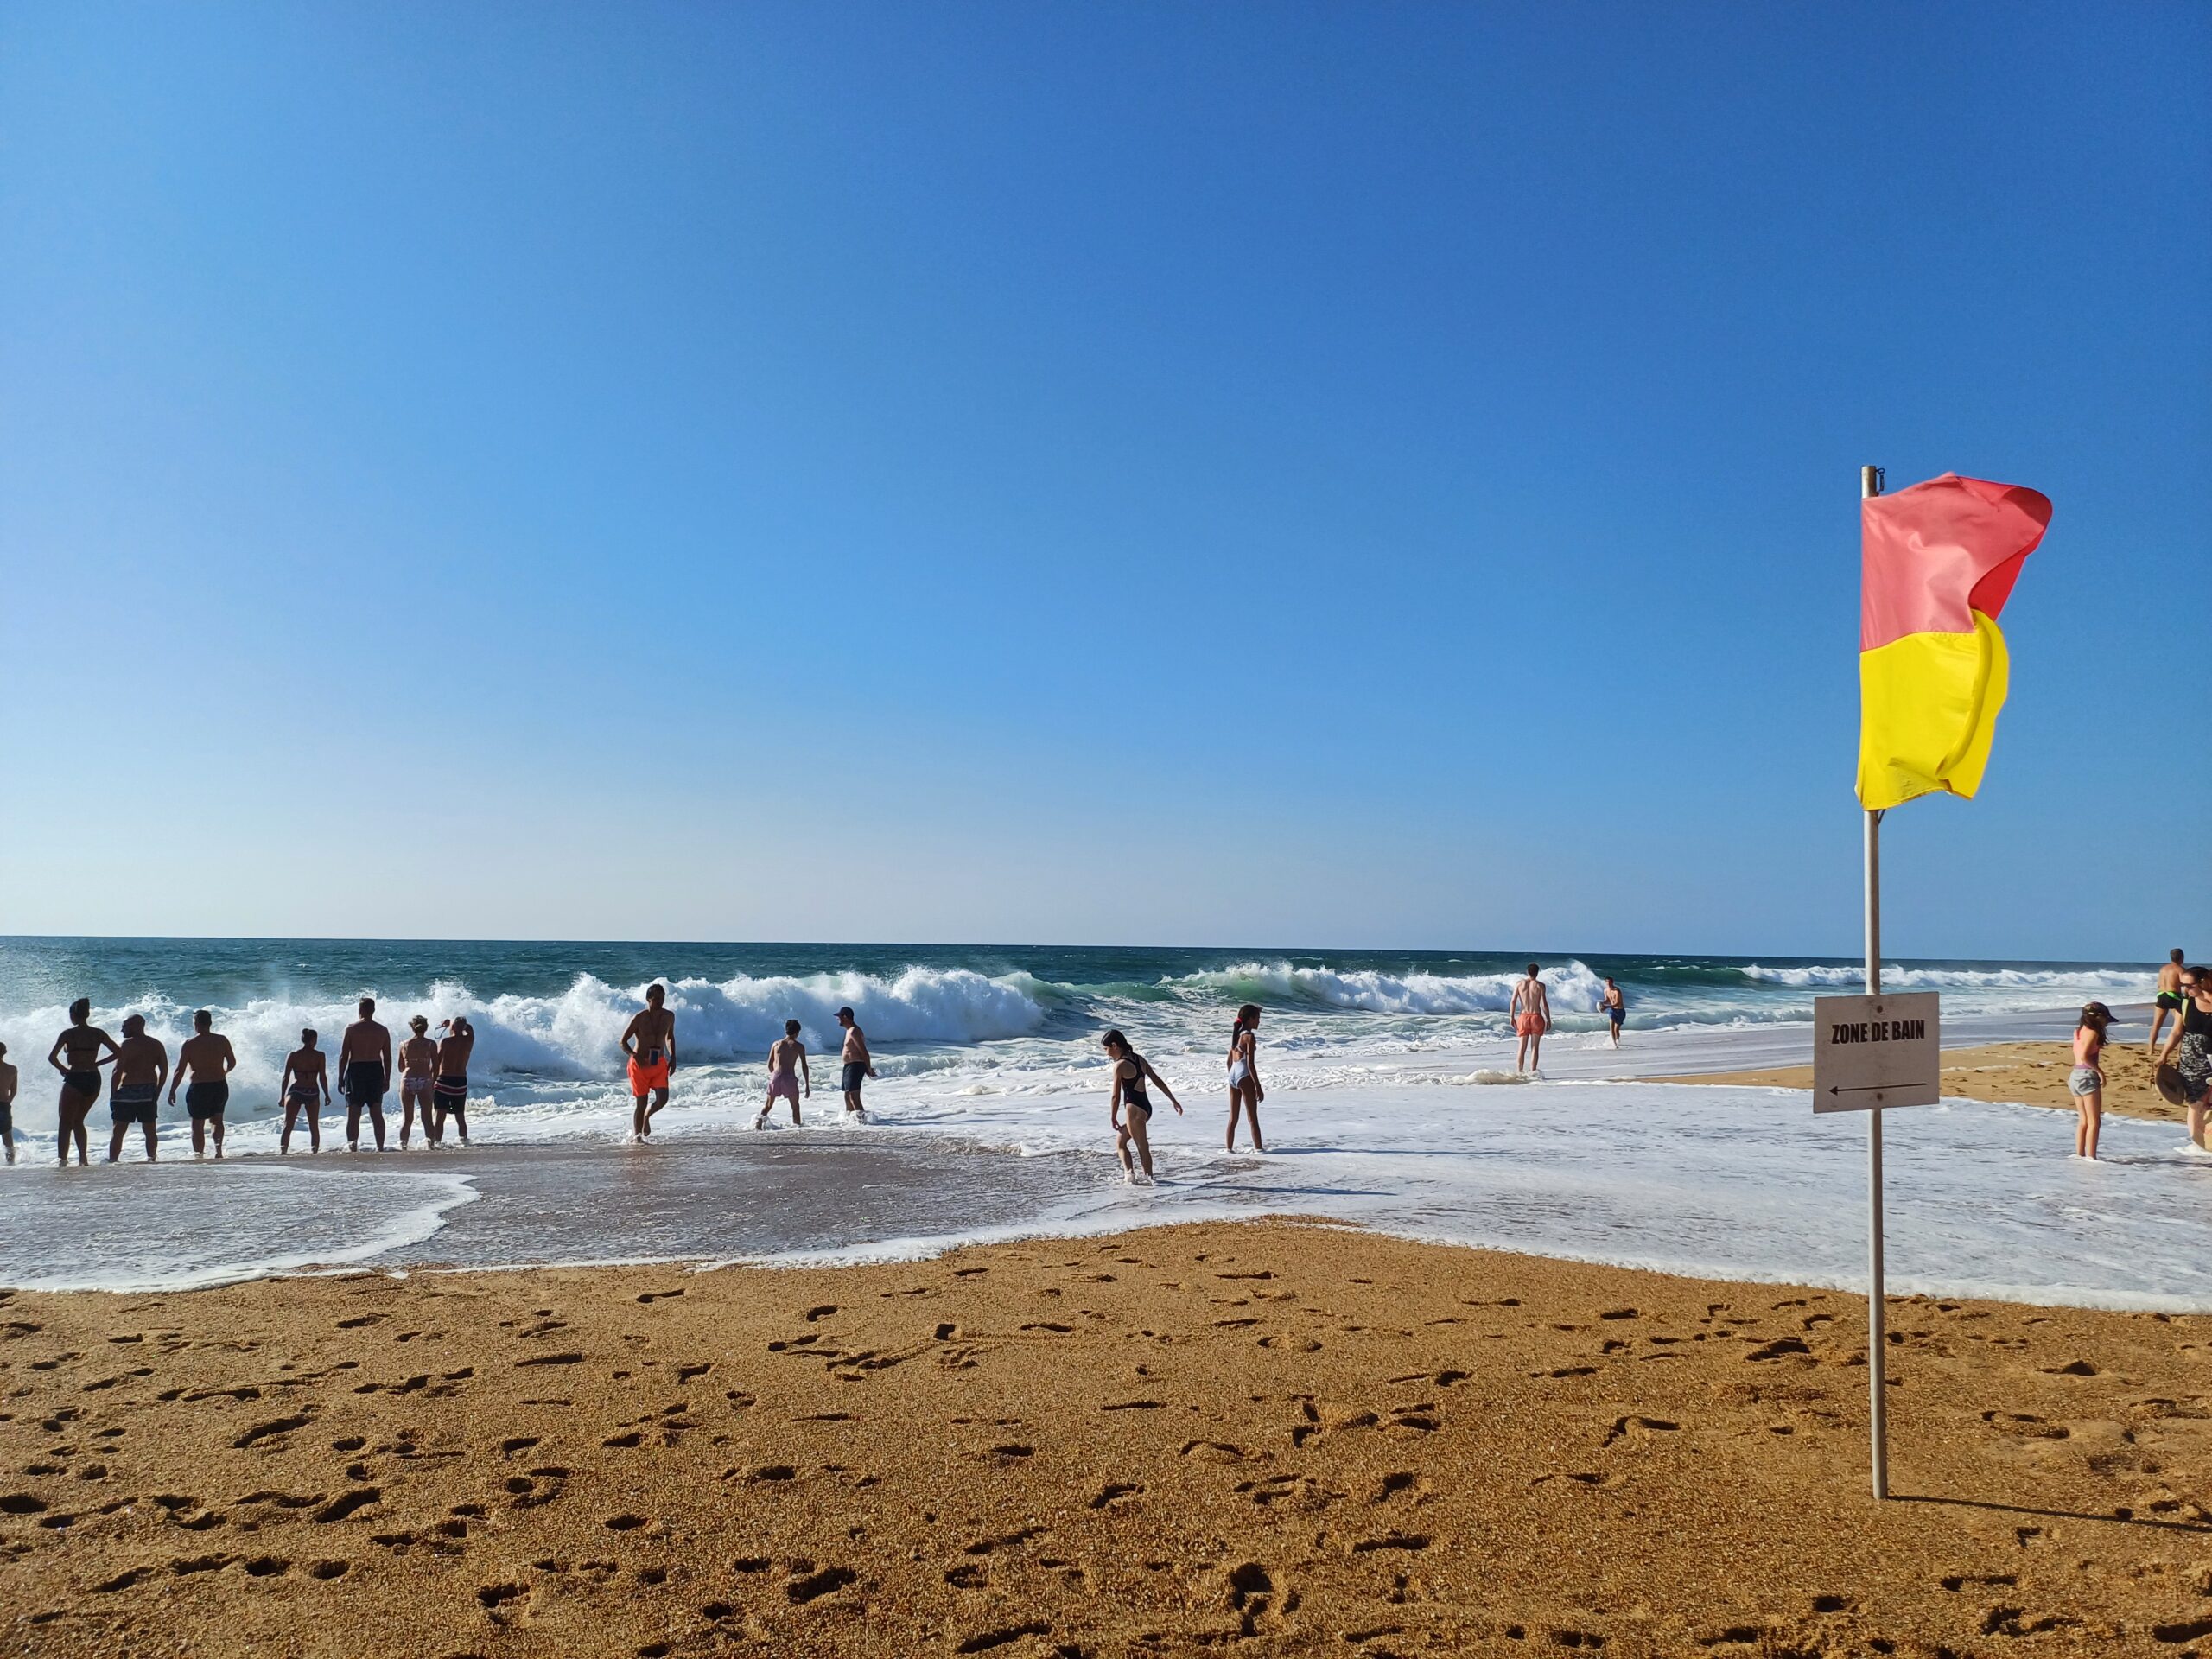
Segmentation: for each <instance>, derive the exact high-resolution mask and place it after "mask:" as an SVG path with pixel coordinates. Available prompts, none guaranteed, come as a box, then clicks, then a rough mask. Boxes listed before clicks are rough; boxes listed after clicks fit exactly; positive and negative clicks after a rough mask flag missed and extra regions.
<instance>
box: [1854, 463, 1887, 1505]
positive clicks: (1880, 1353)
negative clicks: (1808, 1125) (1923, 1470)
mask: <svg viewBox="0 0 2212 1659" xmlns="http://www.w3.org/2000/svg"><path fill="white" fill-rule="evenodd" d="M1880 493H1882V469H1881V468H1880V467H1860V468H1859V499H1860V500H1862V501H1864V500H1866V499H1871V498H1872V497H1874V496H1877V495H1879V494H1880ZM1881 994H1882V815H1881V814H1880V813H1879V812H1868V813H1867V814H1866V995H1869V996H1879V995H1881ZM1887 1324H1888V1321H1887V1319H1886V1318H1885V1313H1884V1309H1883V1306H1882V1109H1881V1108H1880V1107H1879V1106H1877V1107H1875V1108H1874V1109H1873V1110H1872V1111H1870V1112H1869V1113H1867V1114H1866V1387H1867V1407H1866V1435H1867V1440H1868V1442H1869V1444H1870V1446H1871V1447H1872V1454H1873V1464H1874V1471H1873V1472H1874V1497H1875V1498H1876V1500H1877V1501H1879V1500H1880V1499H1883V1498H1885V1497H1888V1496H1889V1495H1890V1420H1889V1408H1888V1404H1887V1402H1885V1400H1884V1399H1883V1397H1882V1389H1883V1376H1884V1372H1885V1370H1886V1365H1885V1361H1886V1358H1887V1354H1886V1349H1887V1347H1888V1341H1889V1336H1888V1330H1887Z"/></svg>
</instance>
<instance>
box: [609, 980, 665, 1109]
mask: <svg viewBox="0 0 2212 1659" xmlns="http://www.w3.org/2000/svg"><path fill="white" fill-rule="evenodd" d="M667 1001H668V992H667V990H666V989H665V988H663V987H661V986H659V985H648V986H647V987H645V1009H644V1012H642V1013H640V1014H636V1015H634V1016H632V1019H631V1020H630V1024H629V1028H628V1029H627V1030H626V1031H624V1032H623V1033H622V1052H624V1053H625V1054H626V1055H628V1056H629V1057H630V1096H631V1098H632V1100H634V1101H635V1102H636V1103H637V1104H636V1107H635V1109H634V1110H633V1111H632V1114H631V1118H630V1136H631V1139H632V1140H633V1141H643V1140H645V1139H646V1138H647V1137H648V1136H650V1135H652V1118H653V1114H654V1113H655V1112H657V1111H658V1110H660V1109H661V1108H662V1107H664V1106H665V1105H667V1104H668V1073H669V1068H670V1067H671V1066H673V1065H675V1064H676V1016H675V1015H674V1014H671V1013H670V1012H669V1011H668V1009H667V1007H665V1006H664V1005H665V1004H666V1002H667ZM648 1096H650V1097H651V1103H650V1104H648V1103H647V1097H648Z"/></svg>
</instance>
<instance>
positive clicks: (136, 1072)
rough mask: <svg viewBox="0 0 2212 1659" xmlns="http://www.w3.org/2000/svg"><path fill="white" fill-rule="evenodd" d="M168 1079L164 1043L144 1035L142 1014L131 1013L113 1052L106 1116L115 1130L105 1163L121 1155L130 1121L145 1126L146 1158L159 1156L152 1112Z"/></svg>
mask: <svg viewBox="0 0 2212 1659" xmlns="http://www.w3.org/2000/svg"><path fill="white" fill-rule="evenodd" d="M168 1080H169V1051H168V1046H166V1045H165V1044H163V1043H162V1039H160V1038H158V1037H149V1036H148V1035H147V1034H146V1017H145V1015H143V1014H132V1015H131V1016H130V1018H129V1019H127V1020H124V1022H123V1043H122V1046H120V1047H118V1049H117V1050H116V1051H115V1086H114V1087H113V1088H112V1089H111V1090H109V1092H108V1097H107V1109H108V1116H111V1117H112V1118H113V1119H114V1120H115V1133H114V1134H113V1135H110V1136H109V1137H108V1143H107V1160H108V1162H110V1163H113V1162H115V1161H116V1160H118V1159H119V1158H121V1157H122V1156H123V1137H124V1135H128V1134H129V1133H130V1126H131V1125H132V1124H133V1123H143V1124H144V1125H145V1126H146V1161H147V1162H148V1163H149V1164H150V1163H152V1162H154V1161H155V1160H156V1159H157V1158H158V1157H160V1155H161V1149H160V1147H159V1146H158V1145H157V1144H156V1137H155V1134H154V1115H155V1114H156V1112H158V1111H160V1110H161V1109H162V1084H165V1083H167V1082H168Z"/></svg>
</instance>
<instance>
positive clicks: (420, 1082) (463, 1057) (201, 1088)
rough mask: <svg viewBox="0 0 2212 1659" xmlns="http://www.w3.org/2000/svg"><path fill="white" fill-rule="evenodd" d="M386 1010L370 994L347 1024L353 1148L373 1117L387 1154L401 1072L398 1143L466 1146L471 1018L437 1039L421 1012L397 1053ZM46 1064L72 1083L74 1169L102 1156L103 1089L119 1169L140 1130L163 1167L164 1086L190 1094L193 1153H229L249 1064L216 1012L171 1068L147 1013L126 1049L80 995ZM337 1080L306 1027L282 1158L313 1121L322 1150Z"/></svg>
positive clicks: (342, 1071) (172, 1094) (289, 1095)
mask: <svg viewBox="0 0 2212 1659" xmlns="http://www.w3.org/2000/svg"><path fill="white" fill-rule="evenodd" d="M376 1013H377V1004H376V999H375V998H374V997H369V996H365V997H363V998H362V999H361V1001H360V1005H359V1015H360V1017H359V1019H357V1020H354V1021H353V1024H352V1025H350V1026H348V1027H346V1034H345V1036H344V1038H343V1039H340V1043H339V1046H338V1064H337V1066H336V1068H335V1070H336V1075H337V1078H338V1092H339V1094H340V1096H342V1097H343V1098H344V1100H345V1102H346V1146H347V1147H349V1148H351V1149H352V1150H353V1151H357V1152H358V1151H359V1149H360V1144H361V1119H362V1117H363V1116H364V1115H366V1116H367V1118H368V1120H369V1127H370V1129H371V1132H372V1134H373V1135H374V1136H375V1139H376V1146H377V1150H378V1151H379V1152H381V1151H383V1150H384V1136H385V1124H384V1101H385V1096H386V1095H388V1094H390V1093H391V1085H392V1074H393V1072H394V1071H395V1070H396V1071H397V1072H398V1081H399V1101H400V1120H399V1144H400V1145H401V1146H402V1147H404V1146H405V1145H406V1144H407V1142H408V1140H409V1137H410V1135H412V1134H413V1133H414V1130H415V1126H416V1119H417V1118H418V1116H419V1118H420V1120H421V1122H422V1128H423V1145H425V1146H428V1147H437V1146H442V1145H444V1144H445V1142H446V1139H447V1137H448V1135H451V1136H452V1137H453V1138H454V1139H455V1140H457V1141H459V1142H460V1143H461V1145H462V1146H464V1147H465V1146H467V1144H468V1057H469V1054H470V1053H471V1052H473V1051H474V1048H475V1046H476V1032H475V1028H474V1027H472V1026H471V1025H470V1024H469V1023H468V1020H467V1016H465V1015H462V1014H455V1015H454V1017H453V1018H452V1019H450V1020H440V1021H438V1024H437V1027H436V1029H437V1031H438V1033H439V1034H438V1035H437V1036H435V1037H433V1036H431V1035H430V1031H431V1026H430V1021H429V1017H428V1016H427V1015H424V1014H416V1016H415V1017H414V1018H413V1019H411V1020H409V1021H408V1022H407V1026H408V1030H409V1032H410V1033H411V1034H410V1036H409V1037H408V1039H407V1040H406V1041H405V1042H404V1043H402V1044H400V1045H399V1046H398V1048H397V1050H396V1051H395V1050H394V1049H393V1047H392V1043H391V1032H389V1031H387V1030H386V1029H385V1027H384V1026H383V1025H381V1024H380V1023H378V1020H377V1017H376ZM7 1052H8V1050H7V1047H6V1046H5V1045H4V1044H0V1073H4V1076H0V1143H4V1145H5V1147H6V1151H7V1157H8V1161H9V1162H10V1163H11V1164H12V1163H14V1162H15V1161H16V1141H15V1124H14V1122H13V1116H14V1114H13V1111H12V1108H13V1106H14V1103H15V1096H16V1069H15V1067H13V1066H12V1065H7V1064H6V1063H5V1062H6V1056H7ZM46 1058H47V1063H48V1065H51V1066H53V1068H54V1070H55V1071H59V1072H60V1074H61V1098H60V1104H59V1106H58V1107H57V1108H56V1111H55V1117H56V1122H57V1126H58V1132H57V1134H56V1135H55V1137H54V1138H55V1144H56V1148H57V1150H58V1151H59V1153H60V1160H61V1162H62V1164H63V1165H64V1166H67V1163H68V1162H69V1148H70V1147H71V1146H72V1145H74V1146H75V1147H76V1148H77V1161H78V1163H79V1164H80V1165H81V1164H83V1163H85V1162H86V1161H87V1156H88V1154H89V1152H90V1150H91V1148H90V1147H89V1145H88V1139H89V1137H88V1136H87V1134H86V1119H87V1118H89V1117H90V1116H92V1108H93V1107H94V1106H97V1105H98V1104H99V1098H100V1090H101V1089H102V1087H103V1086H104V1085H105V1088H106V1090H107V1095H108V1116H109V1117H110V1119H111V1122H112V1126H113V1127H112V1132H111V1134H110V1135H109V1137H108V1146H107V1160H108V1162H110V1163H114V1162H115V1161H116V1160H118V1159H119V1158H121V1157H122V1156H123V1148H124V1142H125V1141H128V1140H129V1139H130V1130H131V1128H132V1126H133V1125H137V1126H138V1127H139V1128H142V1129H143V1132H144V1134H145V1139H146V1157H147V1160H148V1161H149V1162H152V1161H154V1160H157V1159H159V1158H160V1156H161V1136H160V1132H159V1130H158V1128H157V1127H156V1122H157V1116H158V1114H159V1112H160V1109H161V1105H162V1090H163V1088H164V1087H166V1088H167V1090H168V1103H169V1104H170V1105H172V1106H174V1105H175V1104H176V1097H177V1091H178V1090H179V1089H181V1090H183V1091H184V1109H185V1115H186V1116H187V1117H188V1118H189V1119H190V1120H191V1122H192V1154H193V1156H194V1157H195V1158H200V1157H206V1156H207V1155H208V1154H210V1152H211V1151H212V1153H213V1155H214V1156H215V1157H217V1158H220V1157H221V1156H222V1155H223V1127H224V1117H225V1115H226V1113H227V1112H228V1111H229V1109H230V1104H231V1073H232V1072H233V1071H237V1070H238V1052H237V1051H236V1050H235V1049H233V1048H232V1046H231V1039H229V1038H227V1037H226V1036H224V1035H223V1033H220V1032H219V1031H217V1030H216V1029H215V1018H214V1015H213V1014H210V1013H209V1012H208V1011H207V1009H205V1008H202V1009H200V1011H199V1012H198V1013H196V1014H194V1015H193V1016H192V1035H191V1036H189V1037H188V1038H186V1039H184V1040H183V1041H182V1042H181V1043H180V1044H178V1045H177V1051H176V1064H175V1066H174V1067H172V1066H171V1065H170V1064H169V1052H168V1045H167V1044H166V1043H164V1042H162V1039H160V1038H158V1037H156V1036H154V1035H152V1034H151V1033H149V1032H148V1031H147V1029H146V1020H145V1016H144V1015H143V1014H130V1015H128V1016H126V1017H125V1018H124V1021H123V1040H122V1041H121V1042H118V1041H117V1040H116V1039H114V1038H112V1037H111V1036H109V1035H108V1034H107V1033H106V1032H105V1031H103V1030H101V1029H100V1027H98V1026H96V1025H94V1024H93V1023H92V1002H91V1001H90V1000H89V999H88V998H86V997H81V996H80V997H79V998H78V999H77V1000H76V1001H74V1002H72V1003H71V1004H70V1005H69V1025H68V1028H67V1030H65V1031H63V1032H62V1033H61V1034H60V1036H59V1037H57V1038H55V1039H54V1046H53V1048H52V1049H51V1050H50V1051H48V1054H47V1057H46ZM109 1066H112V1067H114V1075H113V1076H112V1077H109V1078H104V1077H102V1076H101V1075H100V1074H101V1071H103V1070H104V1069H105V1068H106V1067H109ZM332 1071H333V1068H332V1066H331V1064H330V1056H329V1054H328V1053H327V1052H326V1051H325V1050H324V1049H323V1047H322V1046H321V1038H320V1036H319V1034H318V1033H316V1032H315V1029H314V1027H308V1028H306V1029H305V1030H302V1032H301V1033H300V1046H298V1047H297V1048H296V1049H294V1050H293V1051H292V1052H290V1053H289V1054H288V1055H286V1056H285V1057H284V1069H283V1072H282V1073H281V1074H280V1075H279V1077H278V1078H277V1101H278V1103H280V1104H281V1105H282V1106H283V1109H284V1127H283V1132H282V1133H281V1135H279V1137H278V1140H277V1147H278V1149H279V1150H280V1151H283V1152H289V1151H291V1149H292V1135H293V1132H294V1131H295V1130H296V1128H298V1127H299V1125H300V1123H301V1121H302V1119H304V1120H305V1121H306V1125H307V1132H308V1147H309V1149H310V1150H312V1151H315V1152H320V1151H321V1150H322V1112H323V1109H325V1108H326V1107H328V1106H329V1105H330V1104H331V1086H330V1084H331V1077H332Z"/></svg>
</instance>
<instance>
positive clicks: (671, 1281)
mask: <svg viewBox="0 0 2212 1659" xmlns="http://www.w3.org/2000/svg"><path fill="white" fill-rule="evenodd" d="M1863 1313H1864V1309H1863V1306H1861V1305H1860V1303H1859V1301H1858V1300H1856V1299H1854V1298H1853V1297H1851V1296H1848V1295H1843V1294H1832V1293H1825V1292H1819V1291H1803V1290H1792V1289H1789V1288H1787V1287H1779V1286H1771V1285H1744V1284H1726V1283H1717V1282H1710V1281H1695V1280H1687V1279H1674V1278H1667V1277H1662V1276H1658V1275H1655V1274H1640V1273H1634V1272H1630V1271H1625V1270H1622V1269H1617V1268H1598V1267H1587V1266H1581V1265H1577V1264H1573V1263H1567V1262H1549V1261H1542V1260H1537V1259H1534V1258H1529V1257H1524V1256H1516V1255H1503V1254H1498V1253H1494V1252H1485V1251H1474V1250H1463V1249H1450V1248H1444V1247H1438V1246H1430V1245H1421V1244H1414V1243H1404V1242H1402V1241H1398V1240H1394V1239H1389V1238H1385V1237H1381V1236H1372V1235H1368V1234H1363V1233H1357V1232H1351V1231H1345V1230H1334V1229H1330V1228H1325V1227H1319V1226H1314V1225H1308V1224H1295V1223H1287V1222H1266V1223H1259V1224H1241V1225H1232V1224H1215V1225H1200V1226H1185V1227H1176V1228H1170V1229H1163V1230H1154V1231H1148V1232H1140V1233H1131V1234H1127V1235H1123V1236H1118V1237H1114V1238H1109V1239H1106V1240H1103V1241H1101V1240H1096V1239H1085V1240H1074V1241H1065V1240H1063V1241H1053V1240H1046V1241H1041V1242H1029V1243H1018V1244H1009V1245H1004V1246H998V1247H993V1248H988V1249H970V1250H966V1251H963V1252H960V1253H958V1254H956V1255H949V1256H946V1257H944V1258H942V1259H939V1260H936V1261H931V1262H921V1263H908V1264H899V1265H887V1266H879V1267H867V1268H837V1269H804V1270H792V1271H770V1270H759V1269H739V1270H721V1271H715V1272H710V1273H691V1272H686V1271H683V1270H681V1269H678V1268H671V1267H659V1268H601V1269H575V1270H531V1271H526V1272H512V1273H483V1274H453V1275H442V1274H417V1275H416V1276H414V1277H412V1278H409V1279H406V1280H404V1281H403V1280H397V1279H393V1278H390V1277H384V1276H353V1277H345V1278H326V1279H294V1280H287V1281H271V1282H263V1283H257V1284H251V1285H245V1286H239V1287H232V1288H229V1289H222V1290H213V1291H204V1292H200V1293H196V1294H171V1295H152V1296H100V1295H84V1294H79V1295H62V1296H54V1295H33V1294H14V1295H10V1296H6V1297H5V1300H4V1303H0V1391H4V1395H5V1398H4V1401H0V1404H4V1406H5V1408H6V1409H5V1411H4V1413H0V1471H3V1472H0V1630H4V1632H5V1641H4V1643H0V1650H4V1651H7V1652H14V1653H25V1654H38V1655H41V1656H59V1655H74V1654H92V1653H100V1654H111V1653H132V1654H137V1653H145V1654H154V1653H161V1654H175V1653H190V1654H194V1655H202V1654H229V1653H249V1652H250V1653H269V1654H315V1655H330V1656H340V1655H344V1656H354V1655H362V1654H376V1655H421V1656H426V1659H437V1656H454V1655H462V1654H480V1655H495V1654H518V1655H536V1654H544V1655H564V1656H565V1655H578V1654H582V1655H600V1654H609V1655H620V1656H625V1659H627V1656H632V1655H639V1656H648V1659H650V1656H660V1655H705V1654H724V1653H728V1654H758V1655H764V1656H765V1655H770V1654H775V1655H791V1654H799V1655H806V1654H832V1655H862V1654H865V1655H906V1654H924V1655H937V1654H965V1653H993V1654H998V1655H1004V1656H1016V1655H1020V1656H1033V1655H1039V1654H1065V1655H1073V1654H1083V1655H1100V1656H1104V1655H1122V1654H1132V1653H1177V1654H1180V1653H1198V1652H1221V1653H1228V1654H1234V1655H1267V1654H1294V1653H1295V1654H1343V1655H1346V1656H1352V1659H1382V1656H1386V1655H1392V1654H1396V1655H1409V1654H1415V1653H1439V1652H1471V1653H1483V1654H1516V1655H1529V1654H1549V1653H1555V1652H1559V1651H1561V1650H1574V1651H1582V1652H1587V1651H1592V1650H1595V1649H1599V1648H1602V1649H1604V1650H1605V1652H1606V1653H1607V1654H1608V1655H1633V1654H1645V1653H1652V1654H1657V1653H1669V1654H1673V1653H1686V1654H1688V1653H1700V1654H1707V1655H1712V1656H1716V1659H1727V1656H1743V1655H1751V1654H1762V1655H1766V1656H1770V1659H1781V1656H1792V1655H1795V1656H1804V1655H1813V1654H1821V1655H1844V1654H1853V1655H1863V1654H1870V1653H1881V1654H1899V1655H1919V1656H1934V1655H1939V1654H1951V1655H1956V1656H1964V1655H1969V1654H1999V1653H2004V1654H2012V1653H2019V1654H2027V1655H2032V1654H2076V1653H2084V1652H2088V1651H2091V1650H2094V1651H2096V1652H2099V1653H2116V1654H2129V1653H2141V1654H2159V1655H2164V1656H2171V1659H2178V1656H2183V1655H2188V1654H2192V1653H2197V1652H2200V1651H2201V1652H2202V1653H2205V1654H2212V1516H2208V1512H2207V1510H2205V1509H2204V1508H2203V1507H2201V1502H2202V1500H2203V1499H2205V1498H2206V1497H2207V1490H2208V1489H2207V1480H2208V1477H2212V1319H2181V1318H2169V1317H2165V1316H2162V1315H2152V1314H2120V1313H2087V1312H2081V1311H2075V1310H2064V1309H2036V1308H2028V1307H2020V1306H2007V1305H2003V1304H1989V1303H1975V1302H1966V1301H1934V1300H1925V1299H1908V1298H1899V1299H1896V1306H1894V1308H1893V1310H1892V1312H1891V1330H1892V1333H1893V1340H1894V1342H1895V1344H1896V1345H1895V1347H1894V1349H1893V1350H1892V1355H1893V1357H1892V1370H1891V1379H1892V1383H1893V1385H1894V1386H1893V1391H1892V1396H1891V1399H1892V1403H1891V1421H1892V1425H1893V1438H1894V1452H1893V1456H1894V1471H1895V1484H1896V1487H1897V1491H1899V1492H1900V1493H1902V1494H1904V1501H1901V1502H1893V1503H1888V1504H1885V1505H1881V1506H1877V1505H1876V1504H1875V1503H1873V1502H1872V1500H1871V1499H1870V1497H1868V1495H1867V1491H1866V1479H1867V1477H1866V1437H1865V1432H1864V1419H1865V1412H1866V1369H1865V1351H1864V1340H1863V1324H1862V1320H1863Z"/></svg>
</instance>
